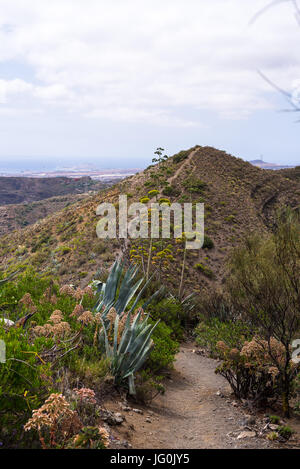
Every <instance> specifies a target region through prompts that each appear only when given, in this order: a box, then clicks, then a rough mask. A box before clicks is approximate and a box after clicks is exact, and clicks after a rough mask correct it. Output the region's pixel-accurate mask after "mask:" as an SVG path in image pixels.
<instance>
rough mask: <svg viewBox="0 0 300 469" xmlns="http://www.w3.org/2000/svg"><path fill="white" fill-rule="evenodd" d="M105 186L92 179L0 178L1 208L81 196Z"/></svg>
mask: <svg viewBox="0 0 300 469" xmlns="http://www.w3.org/2000/svg"><path fill="white" fill-rule="evenodd" d="M102 187H105V186H103V184H102V183H100V182H98V181H93V180H92V179H91V178H90V177H82V178H79V179H71V178H67V177H50V178H29V177H0V206H1V205H7V204H21V203H23V202H33V201H37V200H42V199H48V198H50V197H56V196H59V195H66V194H81V193H83V192H87V191H88V190H99V189H101V188H102Z"/></svg>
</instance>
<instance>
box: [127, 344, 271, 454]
mask: <svg viewBox="0 0 300 469" xmlns="http://www.w3.org/2000/svg"><path fill="white" fill-rule="evenodd" d="M215 368H216V361H215V360H211V359H209V358H207V357H204V356H200V355H198V354H197V353H194V352H193V345H192V344H190V345H185V346H183V347H182V348H181V351H180V353H179V354H178V358H177V361H176V365H175V371H174V373H173V375H172V379H171V380H170V382H169V384H168V385H167V392H166V394H165V395H164V396H161V397H159V398H157V399H156V400H155V401H154V402H153V403H152V405H151V406H150V407H148V408H146V409H143V414H137V413H135V412H128V413H126V424H127V425H126V426H127V428H129V429H132V430H133V431H130V434H131V438H130V443H131V445H132V447H133V448H136V449H141V448H154V449H160V448H165V449H176V448H177V449H178V448H179V449H192V448H197V449H204V448H208V449H209V448H215V449H217V448H253V449H254V448H258V449H261V448H272V447H274V446H275V447H277V448H278V443H276V444H275V443H271V442H269V441H268V440H267V439H265V438H261V437H258V433H259V431H260V429H261V421H260V422H259V423H260V426H257V425H256V422H258V421H259V420H260V419H258V420H257V417H256V422H255V418H254V419H253V417H251V416H249V415H247V411H246V410H245V411H244V409H243V408H241V407H240V406H238V405H235V404H236V403H235V402H234V401H233V400H232V398H231V397H230V388H229V387H228V385H227V382H226V381H225V380H224V379H223V378H222V377H221V376H219V375H216V374H215V372H214V371H215ZM262 418H263V416H261V420H262ZM245 432H246V433H245ZM243 434H244V435H245V434H247V435H248V436H246V437H244V438H241V435H243ZM238 437H240V438H238Z"/></svg>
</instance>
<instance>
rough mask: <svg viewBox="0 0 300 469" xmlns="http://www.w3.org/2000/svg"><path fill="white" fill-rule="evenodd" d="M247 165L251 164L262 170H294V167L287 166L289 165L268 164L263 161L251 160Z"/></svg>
mask: <svg viewBox="0 0 300 469" xmlns="http://www.w3.org/2000/svg"><path fill="white" fill-rule="evenodd" d="M249 163H251V164H253V166H257V167H258V168H262V169H274V170H275V169H288V168H294V167H295V166H289V165H280V164H276V163H268V162H267V161H263V160H252V161H249Z"/></svg>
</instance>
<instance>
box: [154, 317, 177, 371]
mask: <svg viewBox="0 0 300 469" xmlns="http://www.w3.org/2000/svg"><path fill="white" fill-rule="evenodd" d="M150 323H152V324H154V321H150ZM152 339H153V342H154V347H153V349H152V351H151V353H150V356H149V359H148V361H147V363H146V368H147V369H148V370H149V371H151V372H152V373H158V372H159V371H161V370H163V369H166V368H169V367H170V366H172V365H173V363H174V361H175V355H176V353H177V352H178V351H179V343H178V342H176V341H175V340H173V339H172V330H171V329H170V328H169V327H168V326H167V325H166V324H165V323H164V322H163V321H161V322H160V323H159V324H158V325H157V326H156V329H155V330H154V333H153V335H152Z"/></svg>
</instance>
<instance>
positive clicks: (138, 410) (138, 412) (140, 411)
mask: <svg viewBox="0 0 300 469" xmlns="http://www.w3.org/2000/svg"><path fill="white" fill-rule="evenodd" d="M132 412H135V413H136V414H141V415H143V413H144V412H143V411H142V410H140V409H132Z"/></svg>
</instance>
